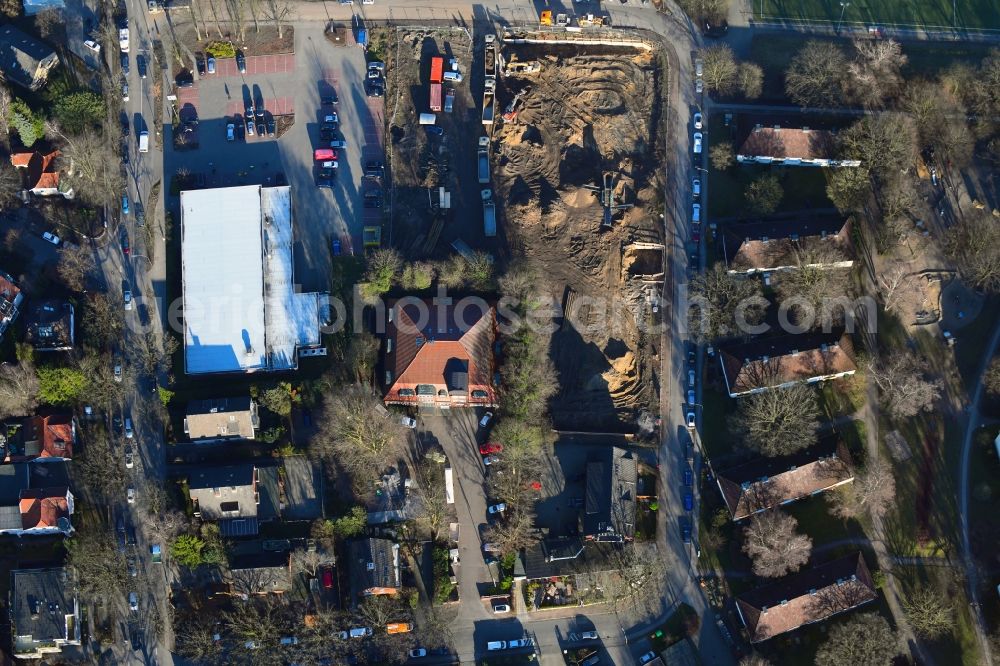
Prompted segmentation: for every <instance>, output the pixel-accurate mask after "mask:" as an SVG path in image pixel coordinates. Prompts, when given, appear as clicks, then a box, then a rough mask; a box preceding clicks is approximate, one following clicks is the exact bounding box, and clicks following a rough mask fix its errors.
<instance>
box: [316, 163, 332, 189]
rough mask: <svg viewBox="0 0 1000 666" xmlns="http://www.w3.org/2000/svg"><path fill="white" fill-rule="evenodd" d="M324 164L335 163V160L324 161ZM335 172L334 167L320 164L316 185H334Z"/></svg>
mask: <svg viewBox="0 0 1000 666" xmlns="http://www.w3.org/2000/svg"><path fill="white" fill-rule="evenodd" d="M324 164H335V162H324ZM335 173H336V172H335V171H334V169H333V167H327V166H320V168H319V169H318V170H317V171H316V187H333V175H334V174H335Z"/></svg>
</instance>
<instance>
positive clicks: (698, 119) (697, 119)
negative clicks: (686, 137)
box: [694, 113, 702, 130]
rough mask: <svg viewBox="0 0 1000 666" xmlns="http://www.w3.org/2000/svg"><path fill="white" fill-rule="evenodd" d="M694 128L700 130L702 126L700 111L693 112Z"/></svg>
mask: <svg viewBox="0 0 1000 666" xmlns="http://www.w3.org/2000/svg"><path fill="white" fill-rule="evenodd" d="M694 128H695V129H696V130H700V129H701V128H702V117H701V114H700V113H696V114H694Z"/></svg>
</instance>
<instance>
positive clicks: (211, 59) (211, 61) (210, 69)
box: [206, 56, 215, 74]
mask: <svg viewBox="0 0 1000 666" xmlns="http://www.w3.org/2000/svg"><path fill="white" fill-rule="evenodd" d="M206 62H207V64H208V73H209V74H215V57H214V56H208V60H207V61H206Z"/></svg>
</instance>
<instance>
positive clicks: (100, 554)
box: [66, 529, 128, 600]
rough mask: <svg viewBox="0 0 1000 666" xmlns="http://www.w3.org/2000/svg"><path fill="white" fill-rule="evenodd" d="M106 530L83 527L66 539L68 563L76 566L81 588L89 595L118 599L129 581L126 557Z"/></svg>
mask: <svg viewBox="0 0 1000 666" xmlns="http://www.w3.org/2000/svg"><path fill="white" fill-rule="evenodd" d="M115 541H116V538H115V536H114V535H113V534H111V533H110V532H109V531H103V530H100V529H86V530H80V531H77V532H76V533H74V535H73V538H72V539H69V540H68V541H66V551H67V554H68V557H67V564H69V565H70V566H71V567H73V569H75V570H76V580H77V584H78V585H79V587H80V591H81V592H82V593H83V594H84V595H85V596H86V597H88V598H90V599H106V600H117V599H121V598H122V597H124V596H125V589H126V585H127V583H128V579H127V570H126V566H125V557H124V555H123V553H122V552H121V551H119V550H118V549H117V548H115V547H114V544H115Z"/></svg>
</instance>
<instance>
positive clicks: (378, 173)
mask: <svg viewBox="0 0 1000 666" xmlns="http://www.w3.org/2000/svg"><path fill="white" fill-rule="evenodd" d="M384 174H385V166H384V165H383V164H382V163H381V162H377V161H372V162H365V178H381V177H382V176H383V175H384Z"/></svg>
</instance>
